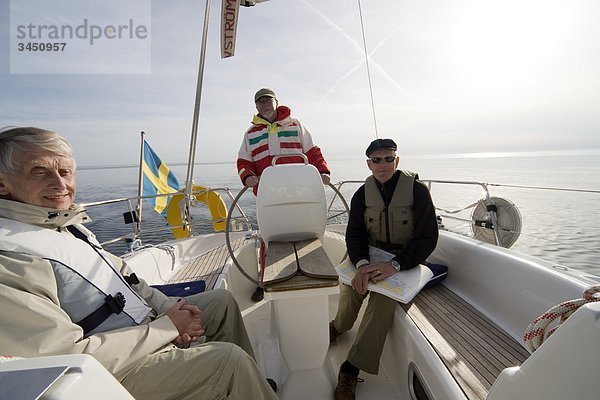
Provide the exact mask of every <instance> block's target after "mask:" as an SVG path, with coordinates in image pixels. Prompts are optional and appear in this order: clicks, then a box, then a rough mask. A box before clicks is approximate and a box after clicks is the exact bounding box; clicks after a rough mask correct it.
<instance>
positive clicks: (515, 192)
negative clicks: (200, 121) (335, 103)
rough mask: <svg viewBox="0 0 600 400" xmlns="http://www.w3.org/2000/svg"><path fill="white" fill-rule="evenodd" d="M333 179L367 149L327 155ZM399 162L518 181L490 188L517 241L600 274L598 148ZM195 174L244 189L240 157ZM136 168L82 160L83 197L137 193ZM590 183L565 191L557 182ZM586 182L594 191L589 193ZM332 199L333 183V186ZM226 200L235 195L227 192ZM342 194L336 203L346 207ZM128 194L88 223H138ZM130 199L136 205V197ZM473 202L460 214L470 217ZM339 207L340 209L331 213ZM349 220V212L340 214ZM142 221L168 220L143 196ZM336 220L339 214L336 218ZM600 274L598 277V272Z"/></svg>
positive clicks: (202, 219) (440, 200)
mask: <svg viewBox="0 0 600 400" xmlns="http://www.w3.org/2000/svg"><path fill="white" fill-rule="evenodd" d="M328 163H329V167H330V169H331V171H332V182H334V183H335V182H340V181H358V182H360V181H363V180H364V179H365V178H366V177H367V176H369V174H370V172H369V170H368V168H367V165H366V162H365V160H364V159H363V158H362V157H359V158H357V159H329V160H328ZM399 168H401V169H407V170H411V171H413V172H417V173H418V174H419V177H420V178H421V179H422V180H453V181H468V182H487V183H491V184H501V185H516V186H522V187H519V188H513V187H504V186H499V187H496V186H491V187H489V189H490V194H491V195H492V196H496V197H502V198H504V199H507V200H509V201H510V202H512V203H514V204H515V205H516V206H517V208H518V210H519V212H520V215H521V219H522V231H521V235H520V237H519V239H518V240H517V242H516V243H515V244H514V245H513V246H512V249H514V250H516V251H519V252H521V253H525V254H529V255H532V256H536V257H540V258H543V259H546V260H548V261H551V262H553V263H556V264H559V265H563V266H567V267H571V268H574V269H578V270H581V271H584V272H586V273H589V274H594V275H597V276H600V237H599V235H598V234H599V232H600V227H599V226H598V215H599V212H598V208H599V207H600V193H598V192H599V191H600V157H599V154H597V153H596V154H583V155H582V154H571V155H548V154H535V155H522V154H504V155H501V156H498V155H494V156H490V155H475V156H474V155H468V156H466V155H452V156H437V157H410V156H406V157H404V156H401V160H400V166H399ZM172 170H173V171H174V172H175V173H176V175H177V176H178V177H179V180H180V182H181V183H183V182H184V180H185V178H184V177H185V176H186V167H185V166H182V165H173V166H172ZM194 177H195V178H194V182H195V183H196V184H200V185H203V186H209V187H211V188H224V187H225V188H229V189H230V190H231V192H232V194H233V196H235V195H237V193H238V192H239V191H240V190H241V189H242V186H241V183H240V181H239V178H238V176H237V171H236V168H235V163H217V164H197V165H196V166H195V169H194ZM137 182H138V168H137V166H136V167H101V168H86V167H81V168H80V169H79V171H78V190H77V201H78V202H83V203H87V202H93V201H100V200H109V199H114V198H121V197H134V196H136V195H137V190H138V189H137V186H138V184H137ZM359 184H360V183H348V184H345V185H344V186H342V189H341V192H342V194H344V196H345V197H346V199H347V201H348V204H349V203H350V198H351V197H352V194H353V193H354V191H355V190H356V189H357V188H358V186H359ZM566 188H568V189H576V190H584V191H565V190H557V189H566ZM585 190H592V191H595V193H594V192H592V193H590V192H587V191H585ZM431 193H432V198H433V200H434V203H435V205H436V206H437V207H440V208H443V209H445V210H449V211H454V210H460V209H462V208H464V207H466V206H469V205H472V204H474V203H477V201H479V200H481V199H482V198H483V197H484V196H485V192H484V190H483V189H482V187H481V186H478V185H474V184H473V185H449V184H432V186H431ZM327 195H328V199H330V198H331V197H332V196H333V191H331V190H328V193H327ZM225 201H226V203H227V205H228V206H229V204H230V203H231V201H230V200H229V199H225ZM254 203H255V199H254V196H253V195H252V194H251V192H250V191H247V192H246V193H245V194H244V195H243V196H242V197H241V198H240V204H241V206H242V207H243V209H244V212H245V213H246V214H247V216H248V217H249V219H250V221H251V222H252V223H253V226H254V227H256V220H255V214H254V209H253V205H254ZM338 203H339V202H336V203H335V204H334V205H333V208H334V209H342V208H343V204H342V203H339V204H338ZM129 207H130V206H129V205H128V204H127V203H125V202H122V203H117V204H113V205H110V206H102V207H90V208H89V213H90V215H91V217H92V219H93V222H92V223H91V224H89V227H90V229H92V230H93V231H94V232H95V233H96V235H97V236H98V238H99V240H100V241H101V242H104V241H107V240H109V239H112V238H115V237H117V236H120V235H131V234H132V233H133V225H131V224H129V225H127V224H125V223H124V222H123V218H122V217H121V214H123V213H125V212H127V211H129ZM131 207H135V204H132V206H131ZM472 211H473V208H468V209H466V210H464V211H463V212H461V213H457V214H456V216H459V217H463V218H465V219H469V218H470V213H471V212H472ZM330 214H335V213H330ZM192 216H193V218H194V224H197V225H198V226H199V231H204V232H209V231H211V230H212V225H211V220H210V216H209V214H208V212H207V211H206V210H199V211H197V212H193V213H192ZM340 218H341V219H340V222H344V219H343V218H344V217H340ZM142 220H143V227H144V229H146V228H148V227H150V228H151V229H162V228H165V229H166V220H165V219H164V217H163V216H161V215H159V214H158V213H156V212H154V211H153V210H152V209H151V206H149V205H148V204H147V203H144V204H143V212H142ZM333 221H334V222H337V220H336V219H334V220H333ZM443 222H444V225H447V226H448V227H450V226H451V227H452V228H453V229H454V230H457V231H459V232H463V233H470V231H471V229H472V227H471V225H470V224H468V223H466V222H460V221H458V222H457V221H455V220H451V219H446V218H444V219H443ZM170 238H171V236H170V233H169V231H168V230H161V231H158V232H154V231H153V232H149V233H145V234H144V235H142V239H143V242H144V243H146V244H148V243H159V242H161V241H163V240H167V239H170ZM107 248H108V249H109V250H110V251H113V252H114V253H116V254H123V253H124V252H126V251H127V249H128V244H127V243H125V242H117V243H114V244H110V245H108V246H107ZM599 281H600V278H599Z"/></svg>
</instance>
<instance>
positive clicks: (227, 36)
mask: <svg viewBox="0 0 600 400" xmlns="http://www.w3.org/2000/svg"><path fill="white" fill-rule="evenodd" d="M239 14H240V2H239V0H223V2H222V4H221V58H227V57H232V56H233V55H234V53H235V38H236V33H237V22H238V17H239Z"/></svg>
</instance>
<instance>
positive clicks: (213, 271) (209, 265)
mask: <svg viewBox="0 0 600 400" xmlns="http://www.w3.org/2000/svg"><path fill="white" fill-rule="evenodd" d="M245 242H246V240H245V239H238V240H234V241H232V242H231V248H232V249H233V250H234V251H235V250H236V249H238V248H239V247H241V246H242V245H243V244H244V243H245ZM228 258H229V251H228V250H227V246H226V245H225V244H223V245H221V246H217V247H215V248H213V249H211V250H210V251H207V252H206V253H204V254H202V255H200V256H198V257H196V258H194V259H193V260H191V261H190V262H188V263H187V264H185V265H183V266H181V268H179V270H178V271H177V273H175V274H174V275H173V276H172V277H171V279H169V281H168V282H167V283H181V282H190V281H198V280H203V281H205V282H206V289H205V290H211V289H213V288H214V287H215V284H216V283H217V279H218V278H219V275H220V274H221V273H222V272H223V268H224V267H225V262H226V261H227V259H228Z"/></svg>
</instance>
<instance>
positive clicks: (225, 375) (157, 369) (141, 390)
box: [121, 289, 277, 400]
mask: <svg viewBox="0 0 600 400" xmlns="http://www.w3.org/2000/svg"><path fill="white" fill-rule="evenodd" d="M185 299H186V301H187V302H188V303H189V304H194V305H196V306H198V307H199V308H200V310H201V314H200V318H201V320H202V327H203V328H204V330H205V333H204V334H205V336H206V343H204V344H201V345H196V346H192V347H190V348H188V349H179V348H176V347H173V348H171V349H167V350H165V351H163V352H160V353H156V354H151V355H148V357H146V358H145V359H144V361H143V362H142V363H140V364H139V365H137V366H136V367H135V368H133V369H131V370H130V371H128V372H127V375H126V376H125V377H124V378H123V379H122V380H121V383H122V384H123V386H124V387H125V388H126V389H127V390H128V391H129V392H130V393H131V395H132V396H133V397H135V398H136V399H139V400H154V399H156V400H170V399H182V400H183V399H190V400H191V399H198V400H204V399H206V400H212V399H215V400H216V399H232V400H234V399H250V400H253V399H256V400H262V399H277V396H276V395H275V393H274V392H273V390H272V389H271V387H270V386H269V384H268V383H267V381H266V379H265V377H264V376H263V375H262V374H261V373H260V371H259V370H258V368H257V366H256V362H255V361H254V352H253V351H252V345H251V344H250V340H249V338H248V333H247V332H246V328H245V327H244V321H243V320H242V317H241V314H240V310H239V306H238V304H237V302H236V301H235V299H234V298H233V296H232V295H231V293H229V292H228V291H227V290H224V289H215V290H211V291H208V292H204V293H199V294H196V295H193V296H188V297H186V298H185Z"/></svg>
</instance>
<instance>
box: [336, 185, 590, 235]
mask: <svg viewBox="0 0 600 400" xmlns="http://www.w3.org/2000/svg"><path fill="white" fill-rule="evenodd" d="M421 182H423V183H425V184H426V185H427V187H428V188H429V191H430V192H431V191H432V188H433V185H434V184H438V185H444V184H448V185H467V186H478V187H480V188H481V189H482V191H483V198H482V199H481V200H480V201H483V202H484V204H485V205H486V207H487V211H488V214H489V223H482V221H475V220H474V219H473V218H464V217H460V216H457V215H455V214H457V213H459V212H461V211H465V210H468V209H469V208H472V207H474V206H475V205H477V204H478V202H475V203H472V204H469V205H468V206H466V207H463V208H461V209H458V210H453V211H450V210H446V209H444V208H440V207H436V211H437V212H438V216H439V217H441V218H445V219H450V220H455V221H459V222H463V223H466V224H469V225H473V226H478V227H481V228H485V229H491V230H492V232H493V237H494V242H495V244H497V245H498V244H499V243H501V239H500V237H501V234H502V233H503V232H502V231H503V229H502V228H501V227H500V226H499V225H498V220H497V209H495V207H493V201H492V196H491V194H490V187H501V188H515V189H531V190H548V191H564V192H575V193H595V194H600V190H591V189H573V188H558V187H546V186H530V185H509V184H499V183H487V182H480V181H453V180H435V179H421ZM363 183H364V181H361V180H347V181H340V182H337V183H336V184H335V185H334V186H335V187H336V188H337V189H338V192H339V193H340V195H341V192H342V187H343V186H345V185H349V184H354V185H362V184H363ZM337 197H338V193H337V192H336V193H335V194H334V195H333V197H332V198H331V200H330V201H329V205H328V208H327V212H328V215H331V216H330V217H329V219H332V218H336V217H339V216H342V215H343V214H345V213H346V211H345V210H343V209H340V210H337V209H334V208H333V205H334V202H335V201H336V199H337ZM332 213H333V214H332ZM484 222H485V221H484ZM441 227H443V225H442V226H441Z"/></svg>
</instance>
